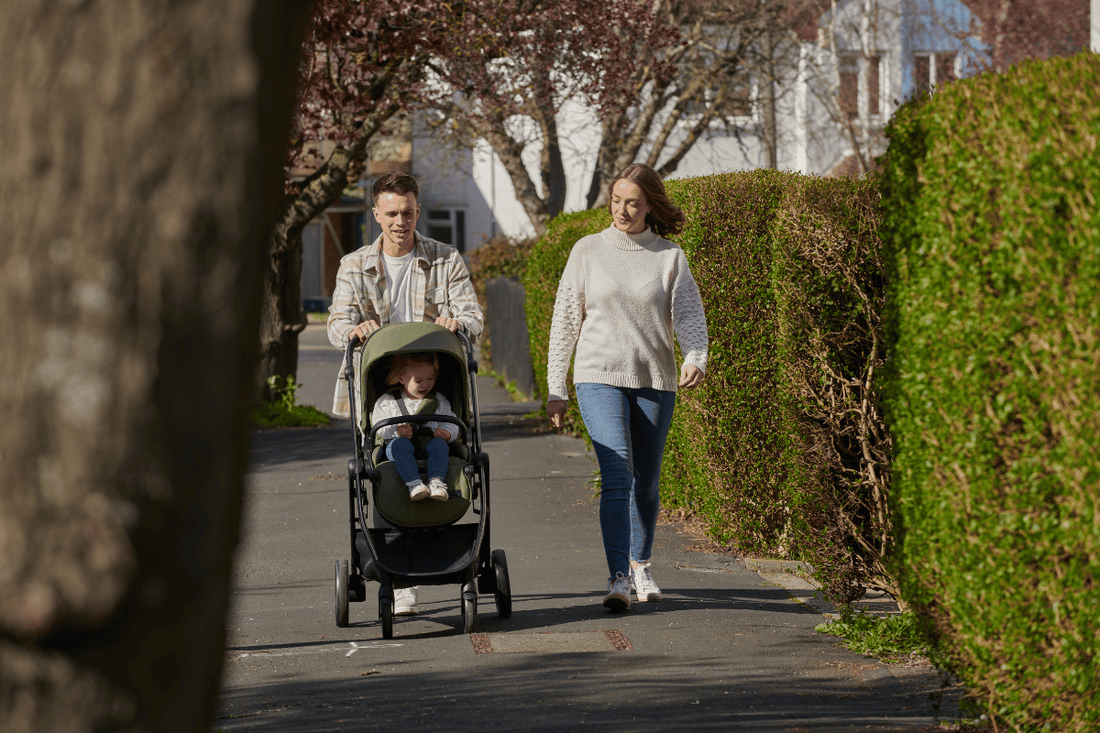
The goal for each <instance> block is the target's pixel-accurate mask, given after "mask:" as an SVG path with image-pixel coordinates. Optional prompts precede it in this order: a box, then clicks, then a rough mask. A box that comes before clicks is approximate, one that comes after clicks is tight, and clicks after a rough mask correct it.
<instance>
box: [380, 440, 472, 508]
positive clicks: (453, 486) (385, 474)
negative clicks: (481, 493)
mask: <svg viewBox="0 0 1100 733" xmlns="http://www.w3.org/2000/svg"><path fill="white" fill-rule="evenodd" d="M375 456H376V458H375V465H376V466H377V468H378V471H379V472H380V473H381V474H382V478H381V480H380V481H379V482H378V485H377V486H375V488H374V507H375V509H377V510H378V513H379V514H380V515H381V516H382V518H383V519H385V520H386V521H387V522H389V523H390V524H392V525H393V526H395V527H437V526H440V525H445V524H452V523H453V522H457V521H458V520H459V519H461V518H462V517H463V515H465V514H466V510H467V509H469V507H470V481H469V479H467V477H466V471H465V468H466V461H465V460H463V459H462V458H459V457H458V456H454V455H452V456H450V458H449V459H448V466H447V476H446V479H445V481H446V482H447V490H448V491H449V492H450V494H451V498H450V499H448V500H447V501H436V500H434V499H422V500H420V501H410V500H409V487H407V486H405V482H404V481H402V480H401V477H400V476H398V475H397V467H396V466H395V465H394V463H393V461H388V460H386V457H385V455H384V454H383V453H382V449H381V448H378V449H376V450H375ZM416 463H417V466H418V467H419V468H420V469H421V474H423V469H424V461H417V462H416Z"/></svg>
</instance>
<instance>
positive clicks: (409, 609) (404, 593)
mask: <svg viewBox="0 0 1100 733" xmlns="http://www.w3.org/2000/svg"><path fill="white" fill-rule="evenodd" d="M420 485H421V486H423V485H424V484H420ZM393 615H394V616H415V615H416V586H415V585H414V586H413V587H412V588H398V589H397V590H395V591H394V592H393Z"/></svg>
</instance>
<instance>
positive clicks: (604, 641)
mask: <svg viewBox="0 0 1100 733" xmlns="http://www.w3.org/2000/svg"><path fill="white" fill-rule="evenodd" d="M470 641H471V642H472V643H473V645H474V651H476V652H477V653H478V654H493V653H496V654H518V653H527V654H530V653H532V652H535V653H543V654H545V653H552V652H626V651H632V650H633V649H634V647H632V646H631V645H630V642H629V641H627V639H626V637H625V636H623V634H622V632H621V631H617V630H615V629H609V630H607V631H542V632H532V633H522V632H513V633H507V634H470Z"/></svg>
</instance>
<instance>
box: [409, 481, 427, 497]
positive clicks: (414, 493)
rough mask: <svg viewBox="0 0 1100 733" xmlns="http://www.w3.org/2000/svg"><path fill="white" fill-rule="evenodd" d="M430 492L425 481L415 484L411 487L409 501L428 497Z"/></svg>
mask: <svg viewBox="0 0 1100 733" xmlns="http://www.w3.org/2000/svg"><path fill="white" fill-rule="evenodd" d="M430 493H431V491H429V489H428V487H427V486H425V485H424V484H423V483H419V484H415V485H413V486H410V487H409V501H420V500H421V499H427V498H428V495H429V494H430Z"/></svg>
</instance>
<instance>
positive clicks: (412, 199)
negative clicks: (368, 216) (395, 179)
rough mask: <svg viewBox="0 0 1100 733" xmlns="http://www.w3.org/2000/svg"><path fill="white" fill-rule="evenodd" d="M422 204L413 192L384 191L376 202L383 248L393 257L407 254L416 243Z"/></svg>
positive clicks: (375, 213) (377, 219)
mask: <svg viewBox="0 0 1100 733" xmlns="http://www.w3.org/2000/svg"><path fill="white" fill-rule="evenodd" d="M419 217H420V204H418V203H417V201H416V196H415V195H413V194H411V193H393V192H392V191H384V192H383V193H382V194H380V195H379V196H378V200H377V201H375V202H374V220H375V221H377V222H378V224H379V226H381V227H382V240H383V241H382V248H383V249H384V250H385V251H386V254H388V255H390V256H391V257H392V256H394V255H395V254H406V253H408V252H409V251H411V250H412V248H413V245H414V244H415V243H416V238H415V234H414V233H415V232H416V220H417V219H418V218H419Z"/></svg>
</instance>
